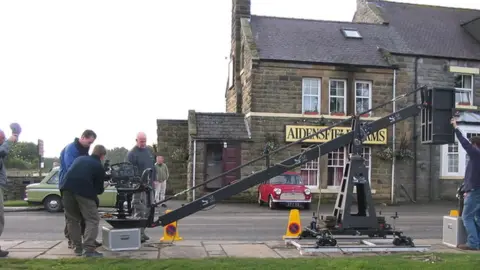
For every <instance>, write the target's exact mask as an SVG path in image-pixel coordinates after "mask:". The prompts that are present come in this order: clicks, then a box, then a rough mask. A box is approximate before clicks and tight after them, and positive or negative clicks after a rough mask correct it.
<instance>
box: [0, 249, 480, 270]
mask: <svg viewBox="0 0 480 270" xmlns="http://www.w3.org/2000/svg"><path fill="white" fill-rule="evenodd" d="M479 263H480V253H469V254H414V255H406V254H402V255H387V256H374V257H371V256H363V257H343V258H342V257H339V258H297V259H254V258H245V259H235V258H222V259H217V258H209V259H168V260H167V259H163V260H162V259H160V260H140V259H87V258H84V259H58V260H49V259H30V260H25V259H4V260H2V261H1V264H0V269H2V270H3V269H9V270H16V269H62V270H63V269H76V270H82V269H101V270H114V269H115V270H121V269H125V270H131V269H142V270H146V269H182V270H186V269H187V270H188V269H195V270H202V269H205V270H214V269H222V270H225V269H235V270H240V269H243V270H245V269H262V270H265V269H288V270H292V269H309V270H311V269H329V270H333V269H367V270H369V269H408V270H413V269H422V270H428V269H435V270H441V269H445V270H452V269H462V270H469V269H478V264H479Z"/></svg>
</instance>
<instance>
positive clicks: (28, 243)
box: [15, 241, 62, 249]
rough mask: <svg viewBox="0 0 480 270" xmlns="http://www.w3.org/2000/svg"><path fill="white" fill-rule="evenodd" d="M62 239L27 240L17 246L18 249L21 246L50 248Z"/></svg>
mask: <svg viewBox="0 0 480 270" xmlns="http://www.w3.org/2000/svg"><path fill="white" fill-rule="evenodd" d="M60 242H62V241H25V242H23V243H21V244H19V245H18V246H15V248H16V249H20V248H39V249H40V248H41V249H50V248H53V247H54V246H56V245H58V244H60Z"/></svg>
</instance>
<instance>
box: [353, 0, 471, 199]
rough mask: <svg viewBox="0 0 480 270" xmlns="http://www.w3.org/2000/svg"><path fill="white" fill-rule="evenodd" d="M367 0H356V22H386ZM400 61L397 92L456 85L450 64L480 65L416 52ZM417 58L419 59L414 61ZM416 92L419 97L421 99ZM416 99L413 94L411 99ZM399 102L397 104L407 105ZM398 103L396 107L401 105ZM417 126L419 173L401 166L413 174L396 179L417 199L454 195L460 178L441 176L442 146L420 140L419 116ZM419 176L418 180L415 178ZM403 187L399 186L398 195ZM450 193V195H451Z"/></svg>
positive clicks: (414, 137)
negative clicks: (422, 87) (429, 56)
mask: <svg viewBox="0 0 480 270" xmlns="http://www.w3.org/2000/svg"><path fill="white" fill-rule="evenodd" d="M367 2H368V1H366V0H357V11H356V13H355V16H354V18H353V22H362V23H385V22H386V19H385V18H382V16H381V12H380V10H378V8H377V7H376V5H375V4H371V3H367ZM393 58H394V60H395V61H396V62H397V63H398V64H399V71H398V78H397V95H400V94H404V93H406V92H408V91H411V90H413V89H414V88H416V87H419V86H421V85H427V86H429V87H453V86H454V74H453V73H451V72H450V71H449V69H448V67H449V66H461V67H476V68H480V62H474V61H463V60H453V59H441V58H428V57H418V60H416V59H417V58H416V57H415V56H394V57H393ZM416 61H417V63H415V62H416ZM416 65H417V85H415V69H416ZM474 78H475V81H474V86H475V89H474V97H473V103H474V104H473V105H475V106H479V105H480V87H478V86H479V85H480V76H478V75H477V76H474ZM419 98H420V97H419V96H417V101H418V100H419ZM414 100H415V97H414V96H413V95H412V96H411V97H410V98H409V99H408V101H409V102H410V103H411V102H413V101H414ZM405 104H406V103H405V102H400V103H399V104H398V106H402V105H405ZM398 106H397V108H398ZM414 121H415V120H414V118H411V119H407V120H404V121H403V122H404V125H407V126H408V127H407V128H406V129H407V130H413V129H414V128H413V127H414V124H413V123H414ZM416 122H417V123H416V130H415V132H414V133H412V134H411V144H412V148H413V145H414V144H416V147H417V163H416V176H415V174H414V169H413V168H408V167H402V166H398V167H397V169H396V170H395V175H396V176H397V175H402V174H403V175H407V176H408V175H410V177H399V178H398V180H397V181H396V183H397V184H398V185H401V184H402V185H404V186H405V187H406V189H407V191H408V192H409V193H410V194H411V195H412V196H413V197H415V199H417V200H418V201H424V200H436V199H442V198H452V197H451V196H452V195H453V196H454V195H455V189H456V186H457V185H456V184H454V183H460V182H461V180H455V179H440V169H441V168H440V166H441V162H440V146H428V145H422V144H421V142H420V138H419V135H420V118H419V117H417V118H416ZM415 178H416V182H415ZM399 190H400V189H399V188H397V195H398V191H399ZM448 194H450V195H448Z"/></svg>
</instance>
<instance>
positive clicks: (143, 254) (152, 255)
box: [99, 250, 158, 259]
mask: <svg viewBox="0 0 480 270" xmlns="http://www.w3.org/2000/svg"><path fill="white" fill-rule="evenodd" d="M99 252H101V253H103V256H104V257H105V258H128V259H157V258H158V251H121V252H113V251H103V250H102V251H100V250H99Z"/></svg>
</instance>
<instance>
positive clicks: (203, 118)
mask: <svg viewBox="0 0 480 270" xmlns="http://www.w3.org/2000/svg"><path fill="white" fill-rule="evenodd" d="M195 116H196V122H197V135H196V136H195V138H196V139H230V140H248V139H249V136H248V135H249V134H248V131H247V126H246V124H245V120H244V119H245V118H244V117H245V116H244V115H243V114H236V113H196V115H195Z"/></svg>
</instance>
